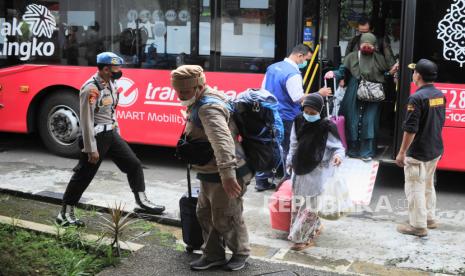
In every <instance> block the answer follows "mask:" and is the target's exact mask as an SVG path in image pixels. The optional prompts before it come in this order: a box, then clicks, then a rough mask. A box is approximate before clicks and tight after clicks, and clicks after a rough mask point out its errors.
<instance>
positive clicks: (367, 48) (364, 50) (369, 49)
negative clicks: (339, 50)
mask: <svg viewBox="0 0 465 276" xmlns="http://www.w3.org/2000/svg"><path fill="white" fill-rule="evenodd" d="M374 51H375V48H374V47H370V46H363V47H362V48H361V49H360V52H362V54H364V55H371V54H373V52H374Z"/></svg>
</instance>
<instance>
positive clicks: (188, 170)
mask: <svg viewBox="0 0 465 276" xmlns="http://www.w3.org/2000/svg"><path fill="white" fill-rule="evenodd" d="M187 195H188V196H189V198H192V187H191V165H190V164H187Z"/></svg>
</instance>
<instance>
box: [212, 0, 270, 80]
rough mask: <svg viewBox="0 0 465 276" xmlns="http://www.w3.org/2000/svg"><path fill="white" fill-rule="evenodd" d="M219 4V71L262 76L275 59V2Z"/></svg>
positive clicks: (250, 0) (249, 0)
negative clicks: (256, 73)
mask: <svg viewBox="0 0 465 276" xmlns="http://www.w3.org/2000/svg"><path fill="white" fill-rule="evenodd" d="M218 2H221V41H220V43H219V45H216V47H217V49H219V52H220V53H221V57H220V62H219V66H218V67H219V68H218V69H219V70H221V71H243V72H264V71H265V69H266V67H267V66H268V65H269V64H271V63H272V62H274V58H275V17H276V0H247V1H245V0H234V1H230V0H229V1H226V0H223V1H218Z"/></svg>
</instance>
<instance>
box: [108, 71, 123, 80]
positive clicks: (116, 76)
mask: <svg viewBox="0 0 465 276" xmlns="http://www.w3.org/2000/svg"><path fill="white" fill-rule="evenodd" d="M122 76H123V72H122V71H118V72H111V78H112V79H114V80H117V79H119V78H121V77H122Z"/></svg>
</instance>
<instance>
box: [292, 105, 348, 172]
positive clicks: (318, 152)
mask: <svg viewBox="0 0 465 276" xmlns="http://www.w3.org/2000/svg"><path fill="white" fill-rule="evenodd" d="M294 124H295V133H296V136H297V142H298V145H297V150H296V152H295V154H294V156H293V157H292V164H293V169H294V172H295V174H296V175H304V174H307V173H310V172H312V171H313V170H314V169H315V168H316V167H317V166H318V165H319V164H320V163H321V160H323V156H324V153H325V149H326V142H327V140H328V132H330V131H331V134H333V135H334V136H336V137H337V138H338V139H340V138H339V134H338V133H337V127H336V125H335V124H334V123H333V122H331V121H330V120H328V119H320V120H318V121H316V122H308V121H307V120H305V118H304V117H303V115H302V114H300V115H299V116H297V118H296V119H295V121H294Z"/></svg>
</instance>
